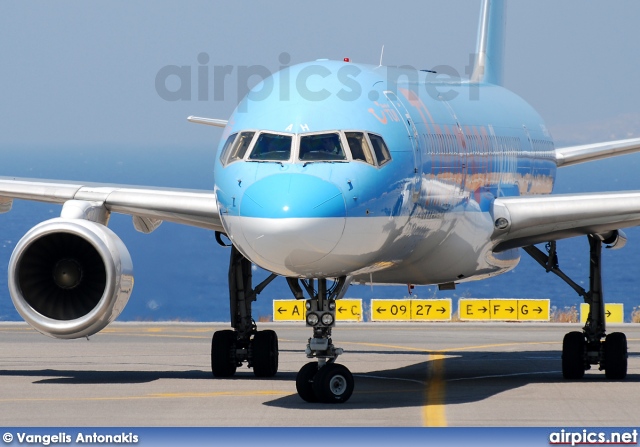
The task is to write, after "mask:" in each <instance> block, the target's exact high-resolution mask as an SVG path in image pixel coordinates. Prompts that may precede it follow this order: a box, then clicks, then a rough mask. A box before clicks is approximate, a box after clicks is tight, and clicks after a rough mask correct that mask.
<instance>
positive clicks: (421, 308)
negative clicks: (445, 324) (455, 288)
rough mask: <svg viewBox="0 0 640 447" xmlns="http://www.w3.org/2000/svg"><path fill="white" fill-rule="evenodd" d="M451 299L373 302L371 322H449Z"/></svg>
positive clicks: (380, 300)
mask: <svg viewBox="0 0 640 447" xmlns="http://www.w3.org/2000/svg"><path fill="white" fill-rule="evenodd" d="M449 320H451V299H449V298H447V299H437V300H419V299H403V300H382V299H372V300H371V321H449Z"/></svg>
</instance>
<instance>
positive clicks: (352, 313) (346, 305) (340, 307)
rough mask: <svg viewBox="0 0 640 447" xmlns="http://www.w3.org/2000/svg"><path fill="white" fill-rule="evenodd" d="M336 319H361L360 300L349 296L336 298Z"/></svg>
mask: <svg viewBox="0 0 640 447" xmlns="http://www.w3.org/2000/svg"><path fill="white" fill-rule="evenodd" d="M336 321H362V300H361V299H351V298H343V299H341V300H337V301H336Z"/></svg>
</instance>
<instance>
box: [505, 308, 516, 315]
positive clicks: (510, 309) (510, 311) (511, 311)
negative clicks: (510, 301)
mask: <svg viewBox="0 0 640 447" xmlns="http://www.w3.org/2000/svg"><path fill="white" fill-rule="evenodd" d="M507 310H508V311H509V313H510V314H512V313H513V311H514V310H515V309H514V308H513V307H510V308H508V309H507Z"/></svg>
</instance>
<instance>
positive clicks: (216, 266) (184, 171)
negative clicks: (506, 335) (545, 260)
mask: <svg viewBox="0 0 640 447" xmlns="http://www.w3.org/2000/svg"><path fill="white" fill-rule="evenodd" d="M0 153H2V160H3V162H2V163H1V164H0V175H1V176H12V177H27V178H38V179H62V180H75V181H80V182H103V183H116V184H129V185H146V186H163V187H176V188H193V189H209V190H210V189H212V188H213V184H214V179H213V164H214V155H215V148H214V147H213V146H211V147H196V148H193V147H191V148H189V147H179V148H178V147H153V148H151V147H103V146H100V147H98V146H96V147H90V148H87V147H64V148H60V147H49V148H42V147H38V148H34V147H17V148H16V147H12V148H4V149H0ZM639 168H640V154H635V155H628V156H624V157H619V158H614V159H609V160H602V161H599V162H595V163H585V164H582V165H577V166H572V167H567V168H563V169H560V170H559V171H558V179H557V183H556V188H555V190H554V192H555V193H579V192H597V191H618V190H640V178H639V177H638V174H637V173H638V172H639ZM60 208H61V207H60V206H59V205H51V204H43V203H33V202H26V201H21V200H16V201H14V206H13V209H12V211H11V212H9V213H6V214H2V215H0V270H1V271H3V272H6V271H7V266H8V262H9V258H10V256H11V253H12V250H13V248H14V247H15V245H16V243H17V242H18V241H19V240H20V238H21V237H22V236H23V235H24V234H25V233H26V232H27V231H28V230H29V229H30V228H31V227H33V226H34V225H36V224H37V223H39V222H41V221H44V220H47V219H51V218H54V217H57V216H59V213H60ZM109 227H110V228H111V229H112V230H114V231H115V232H116V233H117V234H118V235H119V236H120V238H121V239H122V240H123V242H124V243H125V244H126V246H127V248H128V249H129V251H130V253H131V256H132V259H133V264H134V272H135V287H134V290H133V293H132V296H131V298H130V300H129V303H128V304H127V306H126V308H125V309H124V311H123V312H122V314H121V315H120V317H119V318H118V320H119V321H193V322H211V321H216V322H225V321H229V299H228V288H227V269H228V259H229V254H230V250H229V249H228V248H224V247H221V246H219V245H218V244H217V243H216V241H215V238H214V234H213V232H211V231H207V230H203V229H199V228H191V227H187V226H182V225H177V224H172V223H167V222H165V223H163V224H162V225H161V226H160V228H158V230H156V231H155V232H153V233H152V234H149V235H145V234H141V233H138V232H136V231H135V230H134V228H133V225H132V221H131V217H130V216H122V215H116V214H114V215H113V216H112V218H111V221H110V224H109ZM624 231H625V233H626V234H627V236H628V238H629V241H628V243H627V245H626V246H625V247H624V248H623V249H621V250H605V252H604V255H603V280H604V295H605V300H606V302H611V303H622V304H624V309H625V319H626V320H628V321H629V320H630V319H631V314H632V312H633V310H634V309H635V308H636V307H640V296H639V290H640V286H639V281H638V279H639V278H640V230H639V229H638V228H630V229H626V230H624ZM558 255H559V264H560V268H562V269H563V270H564V271H565V273H567V274H568V275H569V276H570V277H571V278H573V279H574V280H575V281H576V282H577V283H578V284H580V285H581V286H582V287H584V288H585V289H586V288H588V283H589V277H588V276H589V267H588V266H589V264H588V263H589V246H588V242H587V239H586V237H581V238H574V239H570V240H565V241H560V242H558ZM266 276H267V273H266V272H264V271H262V270H261V269H259V268H257V267H254V278H255V279H256V281H255V282H257V281H260V279H261V278H264V277H266ZM406 297H409V290H408V288H407V286H378V285H376V286H373V287H372V286H369V285H367V286H363V285H354V286H351V287H350V288H349V290H348V292H347V294H346V298H361V299H363V300H364V305H365V308H366V307H367V304H368V303H369V302H370V300H371V299H372V298H406ZM411 297H413V298H416V297H417V298H451V299H452V300H453V310H454V311H455V310H456V309H457V301H458V299H459V298H543V299H550V300H551V307H552V309H554V308H555V309H559V310H564V309H570V308H571V307H573V306H579V304H580V303H581V302H582V298H581V297H580V296H578V295H577V294H576V293H575V292H574V291H573V289H571V288H570V287H569V286H568V285H566V284H565V283H564V282H563V281H561V280H560V279H559V278H557V277H556V276H555V275H553V274H551V273H545V271H544V269H543V268H542V267H540V266H539V265H538V264H537V263H536V262H535V261H533V260H532V259H530V258H529V257H528V255H527V254H526V253H524V252H522V258H521V262H520V264H519V265H518V267H517V268H515V269H514V270H512V271H511V272H508V273H506V274H504V275H500V276H498V277H495V278H490V279H486V280H483V281H476V282H469V283H463V284H459V285H458V286H457V288H456V289H455V290H449V291H439V290H438V289H437V287H433V286H417V287H416V288H415V289H414V290H413V291H412V294H411ZM289 298H291V292H290V291H289V289H288V287H287V284H286V282H285V281H284V280H283V279H282V278H278V279H277V280H275V281H274V282H273V283H272V284H271V285H269V286H268V287H267V288H266V289H265V290H264V291H263V292H262V293H261V294H260V295H259V296H258V299H257V301H256V302H255V303H254V305H253V309H254V312H253V313H254V318H255V319H256V320H258V319H261V320H267V321H268V320H269V319H270V318H271V316H272V315H273V300H274V299H289ZM365 318H366V317H365ZM20 320H21V317H20V316H19V315H18V313H17V312H16V310H15V308H14V307H13V303H12V301H11V298H10V296H9V292H8V289H7V277H6V276H5V275H2V276H0V321H20Z"/></svg>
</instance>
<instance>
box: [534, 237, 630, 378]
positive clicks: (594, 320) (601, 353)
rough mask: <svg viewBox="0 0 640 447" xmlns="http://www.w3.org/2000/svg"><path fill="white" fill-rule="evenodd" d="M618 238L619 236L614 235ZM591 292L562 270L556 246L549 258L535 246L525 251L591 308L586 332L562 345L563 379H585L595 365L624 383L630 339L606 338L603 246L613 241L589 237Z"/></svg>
mask: <svg viewBox="0 0 640 447" xmlns="http://www.w3.org/2000/svg"><path fill="white" fill-rule="evenodd" d="M614 236H617V233H615V234H614ZM588 239H589V255H590V256H589V260H590V262H589V291H588V292H587V291H585V290H584V289H583V288H582V287H580V286H579V285H578V284H576V283H575V282H574V281H572V280H571V279H570V278H569V277H568V276H567V275H565V274H564V272H562V270H560V268H559V267H558V257H557V254H556V243H555V242H550V243H549V244H547V252H548V254H545V253H543V252H542V251H541V250H539V249H538V248H537V247H535V246H529V247H524V250H525V251H526V252H527V253H528V254H529V255H530V256H531V257H532V258H533V259H535V260H536V261H537V262H538V263H539V264H540V265H542V266H543V267H544V268H545V269H546V271H547V272H552V273H554V274H556V275H558V276H559V277H560V278H561V279H562V280H563V281H564V282H566V283H567V284H569V286H571V287H572V288H573V290H575V291H576V292H577V293H578V294H579V295H580V296H582V297H583V298H584V301H585V302H586V303H587V304H588V305H589V316H588V317H587V323H586V324H585V326H584V328H583V329H582V332H578V331H574V332H569V333H568V334H566V335H565V336H564V340H563V342H562V375H563V376H564V378H565V379H570V380H576V379H581V378H582V377H583V376H584V372H585V370H588V369H591V365H600V370H604V371H605V375H606V377H607V379H610V380H622V379H624V378H625V377H626V376H627V337H626V336H625V335H624V334H623V333H621V332H613V333H611V334H609V335H605V334H606V331H605V313H604V299H603V291H602V266H601V262H602V243H603V242H605V243H608V242H609V240H608V239H606V238H603V237H602V236H600V235H589V236H588Z"/></svg>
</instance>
